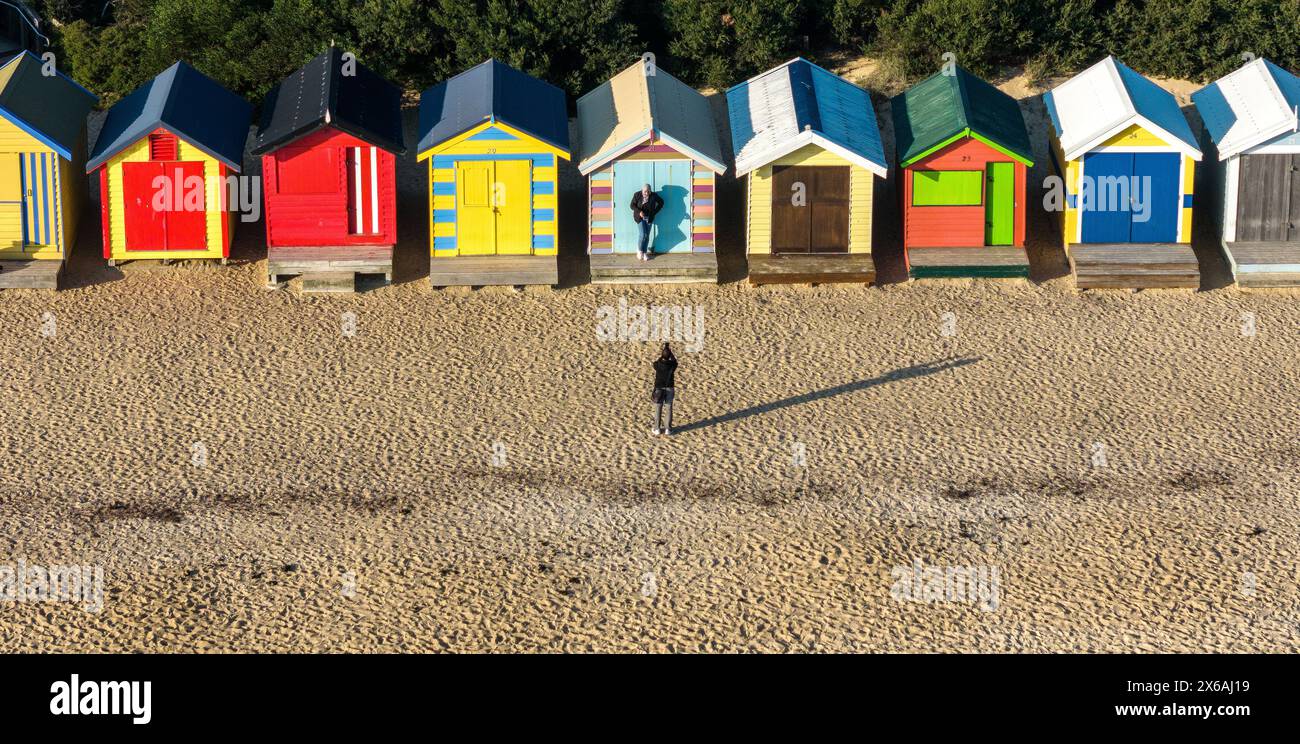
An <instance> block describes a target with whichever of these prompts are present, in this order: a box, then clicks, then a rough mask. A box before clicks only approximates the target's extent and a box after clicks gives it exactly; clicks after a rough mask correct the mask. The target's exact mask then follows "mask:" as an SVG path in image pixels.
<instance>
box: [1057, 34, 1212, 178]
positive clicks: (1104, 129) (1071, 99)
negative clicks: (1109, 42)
mask: <svg viewBox="0 0 1300 744" xmlns="http://www.w3.org/2000/svg"><path fill="white" fill-rule="evenodd" d="M1044 99H1045V102H1046V104H1047V110H1048V114H1049V115H1050V116H1051V119H1052V126H1053V128H1055V130H1056V134H1057V137H1058V138H1059V139H1060V141H1061V149H1063V150H1064V151H1065V157H1066V159H1068V160H1074V159H1076V158H1078V157H1079V156H1080V155H1082V154H1083V153H1085V152H1087V151H1088V150H1091V149H1092V148H1094V147H1097V146H1098V145H1100V144H1101V143H1102V142H1105V141H1106V140H1107V139H1110V138H1111V137H1113V136H1115V135H1116V134H1119V133H1120V132H1122V131H1124V129H1126V128H1128V127H1129V126H1131V125H1133V124H1137V125H1139V126H1141V127H1142V128H1144V129H1146V130H1148V131H1150V132H1151V133H1152V134H1154V135H1156V136H1157V137H1160V138H1161V139H1163V140H1165V141H1166V142H1167V143H1169V145H1170V146H1171V147H1175V148H1177V149H1179V150H1181V151H1182V152H1184V153H1186V154H1187V155H1188V156H1189V157H1191V158H1193V159H1194V160H1200V159H1201V148H1200V147H1199V146H1198V145H1197V143H1196V137H1195V136H1194V135H1193V134H1192V128H1191V127H1190V126H1189V125H1188V124H1187V118H1186V117H1185V116H1183V112H1182V109H1180V108H1179V107H1178V101H1177V99H1175V98H1174V96H1173V94H1171V93H1170V92H1169V91H1167V90H1165V89H1164V88H1161V87H1160V86H1159V85H1156V84H1155V83H1153V82H1151V81H1150V80H1148V79H1146V78H1144V77H1142V76H1141V75H1139V74H1138V73H1136V72H1134V71H1133V70H1132V69H1131V68H1129V67H1128V66H1127V65H1125V64H1124V63H1122V62H1120V61H1119V60H1117V59H1115V58H1114V57H1107V58H1105V59H1103V60H1102V61H1100V62H1098V63H1097V64H1095V65H1093V66H1092V67H1089V68H1088V69H1086V70H1084V71H1083V72H1081V73H1079V74H1078V75H1075V76H1074V77H1072V78H1070V79H1069V80H1067V81H1065V82H1064V83H1061V84H1060V85H1058V86H1057V87H1056V88H1054V89H1052V90H1051V91H1049V92H1048V93H1047V95H1046V96H1044Z"/></svg>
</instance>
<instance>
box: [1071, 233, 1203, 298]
mask: <svg viewBox="0 0 1300 744" xmlns="http://www.w3.org/2000/svg"><path fill="white" fill-rule="evenodd" d="M1069 253H1070V268H1071V269H1072V270H1073V271H1074V286H1076V287H1078V288H1079V289H1173V288H1186V289H1198V288H1199V287H1200V286H1201V269H1200V264H1198V263H1197V262H1196V253H1195V252H1194V251H1193V250H1192V247H1191V246H1190V245H1186V244H1183V243H1120V244H1075V245H1072V246H1070V251H1069Z"/></svg>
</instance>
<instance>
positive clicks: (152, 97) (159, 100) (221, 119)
mask: <svg viewBox="0 0 1300 744" xmlns="http://www.w3.org/2000/svg"><path fill="white" fill-rule="evenodd" d="M252 113H253V107H252V106H250V105H249V103H248V101H245V100H244V99H243V98H240V97H239V96H237V95H235V94H234V93H231V92H230V91H228V90H226V89H225V88H223V87H221V86H220V85H219V84H218V83H217V82H216V81H215V80H213V79H212V78H209V77H208V76H206V75H204V74H203V73H201V72H199V71H198V70H196V69H194V68H193V67H190V66H189V65H187V64H185V63H184V62H177V63H176V64H174V65H172V66H171V67H168V68H167V69H166V70H163V71H162V72H161V73H159V75H158V77H156V78H154V79H153V80H150V81H149V82H147V83H145V84H144V85H142V86H140V87H139V88H136V89H135V90H134V91H132V92H131V94H130V95H128V96H127V97H126V98H123V99H122V100H121V101H118V102H117V105H115V106H113V108H111V109H109V110H108V117H107V118H105V119H104V128H103V129H101V130H100V132H99V138H98V139H97V140H95V149H94V150H92V151H91V153H90V161H89V162H87V163H86V172H87V173H89V172H90V171H93V170H95V169H96V168H98V167H99V166H101V165H103V164H104V163H105V162H107V161H108V160H109V158H111V157H113V156H114V155H116V154H118V153H119V152H121V151H122V150H124V149H126V148H127V147H129V146H130V145H132V144H133V143H135V142H136V141H137V140H139V139H140V138H141V137H144V136H145V135H147V134H149V133H150V132H152V131H153V130H155V129H158V128H160V127H161V128H163V129H166V130H167V131H169V132H171V133H172V134H175V135H176V136H177V137H180V138H181V139H183V140H185V141H186V142H188V143H189V144H191V145H193V146H195V147H197V148H199V149H200V150H202V151H203V152H206V153H207V154H208V155H211V156H212V157H214V158H216V159H217V160H220V161H221V162H223V163H225V164H226V165H228V166H230V167H231V168H233V169H235V170H237V171H238V170H240V168H241V166H242V163H243V159H244V157H243V156H244V142H245V140H247V139H248V122H249V119H250V118H251V117H252Z"/></svg>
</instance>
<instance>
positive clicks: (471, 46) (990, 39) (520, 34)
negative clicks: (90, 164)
mask: <svg viewBox="0 0 1300 744" xmlns="http://www.w3.org/2000/svg"><path fill="white" fill-rule="evenodd" d="M33 6H34V7H35V8H36V10H37V12H39V13H41V14H42V15H43V16H44V17H45V18H46V19H47V20H48V21H49V23H48V24H47V27H49V28H51V29H52V30H53V36H54V40H55V45H56V49H55V51H56V53H57V54H58V56H59V61H60V66H61V67H62V68H63V69H64V70H66V71H67V72H68V73H69V74H71V75H72V76H73V77H75V78H76V79H77V80H78V81H80V82H81V83H82V84H83V85H86V86H87V87H88V88H90V89H91V90H94V91H96V92H97V93H99V94H100V95H101V97H102V98H103V100H104V102H105V103H112V102H113V101H115V100H117V99H118V98H120V97H121V96H122V95H124V94H126V93H128V92H130V90H131V89H133V88H134V87H135V86H137V85H139V84H140V83H142V82H144V81H145V80H147V79H149V78H150V77H151V76H153V75H154V74H156V73H158V72H159V71H160V70H162V69H164V68H165V67H167V66H168V65H170V64H171V63H172V62H173V61H175V60H176V59H182V58H183V59H185V60H187V61H189V62H190V63H191V64H193V65H194V66H195V67H198V68H199V69H200V70H202V71H204V72H205V73H207V74H209V75H212V76H213V77H215V78H217V79H218V80H220V81H221V82H222V83H224V84H225V85H227V86H228V87H230V88H231V89H232V90H235V91H237V92H239V93H241V94H243V95H245V96H247V97H248V98H250V99H251V100H254V101H256V100H258V99H259V98H260V97H261V96H262V95H263V94H264V93H265V92H266V90H267V89H268V88H270V87H271V86H272V85H274V84H275V83H276V82H277V81H278V80H279V79H280V78H281V77H283V76H284V75H285V74H287V73H288V72H290V71H291V70H293V69H294V68H296V67H297V66H299V65H301V64H302V63H303V62H305V61H306V60H308V59H310V58H311V57H312V56H313V55H315V54H316V53H318V52H319V51H320V50H321V49H322V48H323V47H325V46H326V45H328V44H329V43H330V42H331V41H333V42H334V43H336V44H338V45H340V46H343V47H345V48H347V49H350V50H352V51H355V52H356V53H357V56H358V57H359V58H360V59H361V60H362V61H364V62H365V63H366V64H368V65H369V66H371V67H373V68H374V69H375V70H377V71H378V72H380V73H381V74H383V75H385V76H387V77H389V78H391V79H393V80H395V81H398V82H400V83H401V84H402V85H404V86H405V87H407V88H408V89H409V90H412V91H416V90H419V89H421V88H423V87H425V86H428V85H430V84H432V83H434V82H437V81H439V80H442V79H444V78H446V77H447V76H449V75H451V74H454V73H455V72H458V71H460V70H462V69H464V68H466V67H469V66H470V65H473V64H476V63H478V62H481V61H483V60H484V59H486V58H488V57H489V56H495V57H497V58H499V59H502V60H504V61H506V62H508V63H510V64H511V65H514V66H516V67H519V68H520V69H523V70H525V71H526V72H529V73H531V74H534V75H537V76H539V77H542V78H544V79H547V80H550V81H551V82H553V83H555V84H556V85H559V86H561V87H563V88H564V89H565V90H567V91H568V92H569V94H570V95H573V96H577V95H580V94H582V93H584V92H586V91H587V90H590V89H591V88H592V87H594V86H595V85H597V84H599V83H600V82H601V81H603V80H605V79H606V78H608V77H609V76H610V75H611V74H613V73H614V72H616V71H617V70H619V69H621V68H622V67H624V66H626V65H627V64H629V63H630V62H632V61H633V60H634V59H635V58H636V57H637V56H639V55H640V54H641V53H643V52H645V51H650V52H653V53H654V54H655V55H656V57H657V59H658V61H659V63H660V64H662V65H663V66H664V69H666V70H669V71H670V72H672V73H674V74H676V75H677V76H679V77H681V78H683V79H684V80H687V81H688V82H690V83H692V84H695V85H710V86H713V87H718V88H722V87H726V86H728V85H732V84H734V83H737V82H739V81H741V80H744V79H745V78H747V77H749V76H751V75H754V74H755V73H757V72H760V71H762V70H764V69H767V68H768V67H771V66H772V65H775V64H778V63H780V62H783V61H785V60H787V59H789V58H791V57H794V56H797V55H803V56H806V57H810V58H812V59H814V60H818V59H823V61H824V57H825V56H826V55H827V54H829V53H830V52H832V51H833V52H838V53H847V54H850V55H858V54H867V55H871V56H874V57H877V58H879V59H880V61H881V66H882V70H883V71H884V73H885V74H886V75H887V79H892V81H894V82H895V83H898V84H901V83H903V82H906V81H913V80H915V79H916V78H918V77H920V76H923V75H926V74H929V73H930V72H933V71H934V70H936V69H938V67H939V65H940V64H941V63H942V60H943V54H944V53H945V52H951V53H952V54H954V55H955V56H956V59H957V60H958V61H959V62H960V63H961V64H962V65H964V66H965V67H967V68H969V69H970V70H971V71H972V72H975V73H976V74H980V75H984V76H996V75H998V74H999V73H1002V72H1005V71H1007V70H1008V69H1010V68H1015V67H1019V66H1024V67H1026V69H1027V70H1028V71H1029V72H1030V74H1031V75H1035V76H1045V75H1050V74H1058V73H1064V72H1069V71H1072V70H1077V69H1079V68H1080V67H1082V66H1084V65H1086V64H1089V63H1091V62H1093V61H1096V60H1097V59H1099V58H1100V57H1102V56H1103V55H1105V54H1108V53H1112V54H1115V55H1117V56H1119V57H1121V58H1122V59H1124V60H1125V61H1126V62H1128V63H1129V64H1130V65H1132V66H1133V67H1135V68H1136V69H1138V70H1140V71H1142V72H1144V73H1146V74H1149V75H1156V76H1168V77H1183V78H1191V79H1196V80H1209V79H1212V78H1214V77H1217V76H1219V75H1222V74H1224V73H1225V72H1228V71H1229V70H1232V69H1233V68H1235V67H1236V66H1238V65H1239V64H1240V63H1241V55H1242V54H1243V53H1245V52H1252V53H1254V54H1255V55H1257V56H1264V57H1268V58H1270V59H1272V60H1273V61H1274V62H1276V63H1278V64H1280V65H1282V66H1283V67H1287V68H1289V69H1293V70H1294V69H1297V68H1300V3H1297V2H1296V1H1295V0H114V1H113V2H112V3H106V2H105V0H43V1H42V0H37V2H34V3H33Z"/></svg>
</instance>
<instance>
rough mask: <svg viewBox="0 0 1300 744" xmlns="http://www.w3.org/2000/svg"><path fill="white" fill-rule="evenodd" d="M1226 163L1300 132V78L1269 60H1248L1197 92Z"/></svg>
mask: <svg viewBox="0 0 1300 744" xmlns="http://www.w3.org/2000/svg"><path fill="white" fill-rule="evenodd" d="M1192 102H1193V103H1195V104H1196V110H1197V111H1198V112H1199V113H1200V115H1201V120H1202V121H1203V122H1205V129H1206V131H1208V132H1209V133H1210V137H1211V138H1212V139H1213V140H1214V143H1215V145H1216V146H1217V149H1218V151H1219V159H1220V160H1226V159H1227V158H1230V157H1232V156H1233V155H1238V154H1240V153H1242V152H1245V151H1246V150H1249V149H1251V148H1253V147H1258V146H1259V145H1263V144H1266V143H1269V142H1271V141H1273V140H1274V139H1277V138H1279V137H1285V136H1287V135H1291V134H1294V133H1295V132H1296V130H1297V128H1300V121H1297V109H1298V108H1300V78H1297V77H1296V76H1295V75H1292V74H1291V73H1289V72H1287V71H1286V70H1283V69H1282V68H1280V67H1278V66H1277V65H1274V64H1273V63H1271V62H1269V61H1268V60H1265V59H1256V60H1253V61H1251V62H1247V63H1246V64H1245V65H1243V66H1242V67H1241V68H1239V69H1237V70H1235V71H1233V72H1230V73H1228V74H1227V75H1225V76H1223V77H1221V78H1219V79H1218V80H1216V81H1214V82H1213V83H1210V84H1209V85H1207V86H1205V87H1204V88H1201V89H1200V90H1198V91H1196V92H1195V93H1193V94H1192Z"/></svg>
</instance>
